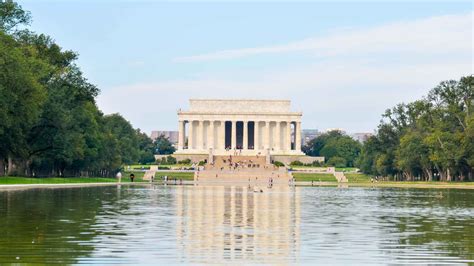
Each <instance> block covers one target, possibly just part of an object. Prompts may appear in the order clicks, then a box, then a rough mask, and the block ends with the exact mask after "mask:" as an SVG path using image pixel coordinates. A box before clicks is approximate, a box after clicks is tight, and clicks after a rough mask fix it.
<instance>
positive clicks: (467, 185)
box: [0, 180, 474, 191]
mask: <svg viewBox="0 0 474 266" xmlns="http://www.w3.org/2000/svg"><path fill="white" fill-rule="evenodd" d="M121 185H126V186H128V185H132V186H138V185H141V186H144V185H169V186H179V185H186V186H189V185H193V186H248V185H250V186H255V185H258V186H260V187H262V188H263V187H266V184H265V183H257V184H255V183H250V184H249V183H248V182H246V181H243V182H237V183H236V182H225V181H222V182H195V181H193V180H182V181H181V182H180V181H178V182H176V183H175V182H174V181H169V182H168V183H167V184H165V183H164V182H162V181H158V182H153V183H152V182H146V181H139V182H133V183H132V182H120V183H119V182H74V183H36V184H35V183H31V184H21V183H18V184H15V183H11V184H0V191H6V190H22V189H32V188H80V187H94V186H121ZM274 186H288V185H286V184H277V185H274ZM294 186H296V187H338V188H421V189H474V182H455V183H448V182H436V183H435V182H423V181H418V182H416V181H415V182H413V181H381V182H375V183H371V182H352V183H351V182H347V183H345V182H343V183H338V182H316V181H315V182H308V181H296V182H294Z"/></svg>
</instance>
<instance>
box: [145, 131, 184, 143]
mask: <svg viewBox="0 0 474 266" xmlns="http://www.w3.org/2000/svg"><path fill="white" fill-rule="evenodd" d="M161 135H163V136H165V138H168V140H169V141H170V142H171V144H173V145H176V144H177V143H178V136H179V133H178V131H158V130H157V131H155V130H154V131H152V132H151V135H150V138H151V139H152V140H153V141H155V140H156V139H157V138H158V137H159V136H161Z"/></svg>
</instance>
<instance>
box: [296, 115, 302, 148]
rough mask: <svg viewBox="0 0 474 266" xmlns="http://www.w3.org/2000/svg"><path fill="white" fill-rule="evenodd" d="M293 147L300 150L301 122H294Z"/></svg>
mask: <svg viewBox="0 0 474 266" xmlns="http://www.w3.org/2000/svg"><path fill="white" fill-rule="evenodd" d="M295 136H296V137H295V143H296V144H295V147H296V148H295V149H296V151H301V122H299V121H298V122H296V126H295Z"/></svg>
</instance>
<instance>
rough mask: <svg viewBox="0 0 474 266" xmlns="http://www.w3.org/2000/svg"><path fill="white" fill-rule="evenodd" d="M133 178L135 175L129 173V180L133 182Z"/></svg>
mask: <svg viewBox="0 0 474 266" xmlns="http://www.w3.org/2000/svg"><path fill="white" fill-rule="evenodd" d="M133 179H135V175H134V174H130V182H133Z"/></svg>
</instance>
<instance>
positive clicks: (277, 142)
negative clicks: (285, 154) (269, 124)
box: [273, 121, 281, 151]
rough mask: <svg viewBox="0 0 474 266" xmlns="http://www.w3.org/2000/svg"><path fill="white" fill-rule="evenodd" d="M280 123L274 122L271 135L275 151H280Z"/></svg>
mask: <svg viewBox="0 0 474 266" xmlns="http://www.w3.org/2000/svg"><path fill="white" fill-rule="evenodd" d="M280 123H281V122H280V121H276V125H275V134H273V136H274V137H275V138H274V140H273V147H275V150H277V151H279V150H280V149H281V136H280V135H281V133H280V130H281V129H280Z"/></svg>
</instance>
